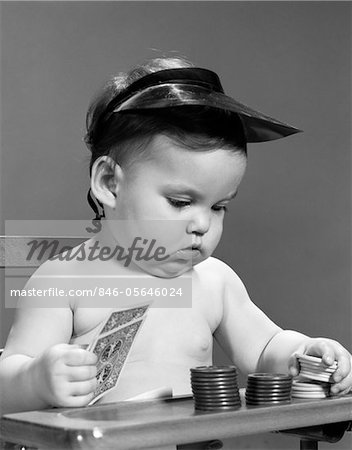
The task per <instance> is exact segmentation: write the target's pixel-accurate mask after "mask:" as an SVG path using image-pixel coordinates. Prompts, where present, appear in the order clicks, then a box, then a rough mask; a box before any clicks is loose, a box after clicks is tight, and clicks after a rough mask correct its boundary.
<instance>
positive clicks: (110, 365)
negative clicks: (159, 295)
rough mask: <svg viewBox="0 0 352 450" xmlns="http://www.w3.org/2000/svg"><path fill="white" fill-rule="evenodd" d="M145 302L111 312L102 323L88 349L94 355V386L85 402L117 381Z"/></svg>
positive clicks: (141, 317) (141, 316)
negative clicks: (134, 306)
mask: <svg viewBox="0 0 352 450" xmlns="http://www.w3.org/2000/svg"><path fill="white" fill-rule="evenodd" d="M148 307H149V305H148V304H145V305H141V306H138V307H137V308H131V309H126V310H120V311H113V312H112V313H111V314H110V316H109V317H108V319H107V320H106V321H105V323H104V324H103V325H102V328H101V331H100V333H99V335H98V337H97V338H96V339H95V340H94V341H93V342H92V343H91V345H90V346H89V350H90V351H91V352H93V353H95V354H96V355H97V357H98V362H97V381H98V385H97V389H96V391H95V392H94V397H93V399H92V400H91V401H90V403H89V405H93V404H94V403H96V402H97V401H98V400H99V399H100V398H101V397H102V396H103V395H105V394H106V393H107V392H109V391H111V390H112V389H113V388H114V387H115V386H116V384H117V381H118V379H119V376H120V373H121V371H122V369H123V366H124V364H125V361H126V359H127V356H128V353H129V351H130V349H131V347H132V344H133V341H134V339H135V337H136V335H137V333H138V331H139V329H140V327H141V325H142V323H143V320H144V319H145V315H146V312H147V310H148Z"/></svg>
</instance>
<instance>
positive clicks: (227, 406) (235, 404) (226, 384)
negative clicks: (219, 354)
mask: <svg viewBox="0 0 352 450" xmlns="http://www.w3.org/2000/svg"><path fill="white" fill-rule="evenodd" d="M191 385H192V392H193V397H194V402H195V409H198V410H203V411H218V410H220V411H223V410H233V409H238V408H239V407H240V406H241V398H240V394H239V389H238V383H237V369H236V367H235V366H201V367H195V368H193V369H191Z"/></svg>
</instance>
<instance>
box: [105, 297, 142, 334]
mask: <svg viewBox="0 0 352 450" xmlns="http://www.w3.org/2000/svg"><path fill="white" fill-rule="evenodd" d="M148 307H149V305H147V304H146V305H142V306H139V307H137V308H131V309H125V310H122V311H114V312H112V313H111V314H110V316H109V318H108V320H107V321H106V322H105V325H104V326H103V328H102V330H101V332H100V334H104V333H107V332H109V331H112V330H114V329H116V328H119V327H121V326H123V325H125V324H127V323H130V322H132V321H134V320H137V319H139V318H141V317H143V315H144V314H145V313H146V311H147V309H148Z"/></svg>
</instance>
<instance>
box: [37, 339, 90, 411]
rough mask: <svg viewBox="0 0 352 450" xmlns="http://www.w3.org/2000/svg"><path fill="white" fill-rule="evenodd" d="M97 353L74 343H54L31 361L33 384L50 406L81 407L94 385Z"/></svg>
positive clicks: (85, 402)
mask: <svg viewBox="0 0 352 450" xmlns="http://www.w3.org/2000/svg"><path fill="white" fill-rule="evenodd" d="M96 362H97V356H96V355H95V354H94V353H91V352H89V351H87V350H83V349H82V348H80V347H79V346H77V345H69V344H58V345H54V346H53V347H50V348H48V349H47V350H46V351H45V352H44V353H43V354H42V355H41V356H40V357H39V358H37V359H35V360H34V361H33V385H34V388H35V391H36V392H37V395H38V397H39V398H40V399H41V400H43V401H44V402H45V403H46V404H49V405H51V406H69V407H71V406H73V407H79V406H85V405H87V404H88V403H89V401H90V400H91V399H92V397H93V392H94V390H95V388H96V384H97V380H96V378H95V377H96V373H97V370H96V366H95V364H96Z"/></svg>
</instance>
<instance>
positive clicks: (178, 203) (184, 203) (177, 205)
mask: <svg viewBox="0 0 352 450" xmlns="http://www.w3.org/2000/svg"><path fill="white" fill-rule="evenodd" d="M167 201H168V202H169V203H170V205H172V206H173V207H175V208H184V207H185V206H188V205H190V204H191V201H190V200H179V199H176V198H168V199H167Z"/></svg>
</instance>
